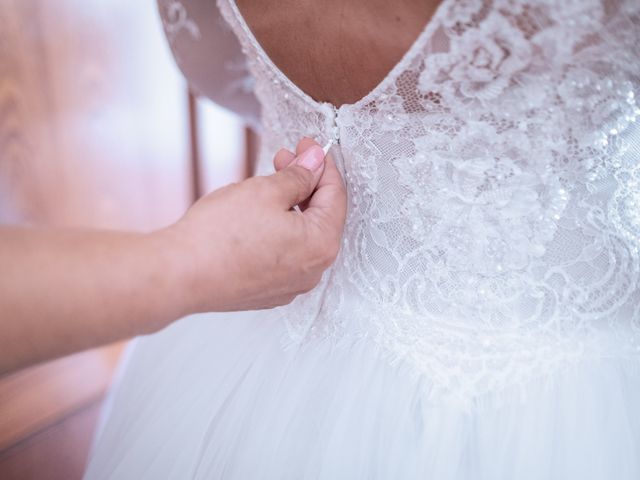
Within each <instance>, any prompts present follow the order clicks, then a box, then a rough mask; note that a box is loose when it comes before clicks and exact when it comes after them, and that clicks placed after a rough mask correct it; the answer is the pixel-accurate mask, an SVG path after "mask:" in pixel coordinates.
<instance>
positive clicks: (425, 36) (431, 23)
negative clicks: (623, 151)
mask: <svg viewBox="0 0 640 480" xmlns="http://www.w3.org/2000/svg"><path fill="white" fill-rule="evenodd" d="M451 1H455V0H441V2H440V4H439V5H438V6H437V8H436V10H435V11H434V13H433V14H432V15H431V17H430V18H429V20H428V21H427V23H426V24H425V26H424V27H423V28H422V31H421V32H420V33H419V34H418V36H417V37H416V39H415V40H414V41H413V43H412V44H411V46H410V47H409V48H408V49H407V51H406V52H405V53H404V55H402V57H401V58H400V60H399V61H398V62H397V63H396V64H395V65H394V66H393V67H392V68H391V70H389V72H388V73H387V74H386V75H385V76H384V78H382V80H380V81H379V82H378V83H377V84H376V86H375V87H373V89H371V90H370V91H369V93H367V94H366V95H364V96H363V97H361V98H360V99H359V100H356V101H355V102H353V103H343V104H341V105H340V106H337V105H334V104H333V103H331V102H324V101H319V100H316V99H314V98H313V97H312V96H311V95H309V94H308V93H306V92H305V91H304V90H302V89H301V88H300V87H299V86H298V85H297V84H296V83H295V82H294V81H293V80H291V79H290V78H289V76H288V75H286V74H285V73H284V72H283V71H282V70H281V69H280V67H278V66H277V65H276V64H275V63H274V62H273V60H272V59H271V57H270V56H269V54H267V52H266V51H265V50H264V48H263V47H262V44H261V43H260V42H259V41H258V39H257V38H256V37H255V35H254V34H253V31H252V30H251V27H250V26H249V24H248V23H247V21H246V19H245V18H244V15H243V14H242V12H241V11H240V8H238V5H237V4H236V0H228V2H229V4H230V6H231V8H232V10H233V14H234V15H235V17H236V20H237V21H238V24H239V25H240V27H241V28H242V30H243V32H244V34H245V35H246V36H247V38H248V39H249V41H250V43H251V44H252V45H253V46H254V48H255V49H256V51H257V53H258V55H260V56H261V57H262V59H263V61H264V62H265V63H266V65H267V66H268V68H270V69H271V70H272V72H273V73H274V74H275V76H276V77H277V78H278V79H279V80H280V81H281V82H283V84H285V85H286V86H287V87H289V89H290V90H291V91H292V92H293V93H294V94H295V95H297V96H298V97H300V98H301V99H302V100H303V101H304V102H305V103H307V104H308V105H310V106H311V107H313V108H314V109H315V110H321V109H323V108H327V107H329V108H331V109H333V110H335V111H338V110H341V109H344V108H358V107H359V106H362V105H365V104H367V103H369V102H371V101H373V100H374V99H375V97H376V96H377V95H378V94H380V93H381V92H382V91H383V90H384V89H385V88H386V87H387V85H389V84H390V83H391V82H392V81H395V79H396V78H397V77H398V75H399V74H400V73H401V72H402V70H403V69H404V68H405V67H406V65H407V64H408V63H409V62H410V61H411V60H413V58H414V56H415V55H416V53H417V52H419V51H420V50H421V49H422V47H423V46H424V45H425V43H427V42H428V41H429V39H430V38H431V36H432V34H433V32H434V31H435V29H436V28H437V27H438V25H439V23H440V22H439V20H440V17H441V16H442V15H443V12H444V11H445V7H446V6H447V5H448V4H449V3H450V2H451Z"/></svg>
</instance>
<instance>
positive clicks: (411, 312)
mask: <svg viewBox="0 0 640 480" xmlns="http://www.w3.org/2000/svg"><path fill="white" fill-rule="evenodd" d="M218 3H219V6H220V8H221V11H222V13H223V15H224V16H225V18H226V19H227V21H228V22H229V23H230V25H231V26H232V28H233V29H234V31H235V32H236V34H237V35H238V38H239V39H240V41H241V42H242V43H243V45H244V48H245V49H246V53H247V55H248V57H249V59H250V68H251V70H252V72H253V74H254V76H255V78H256V79H257V82H256V94H257V96H258V97H259V99H260V101H261V103H262V105H263V118H262V121H263V126H264V130H265V133H264V144H263V149H262V152H261V161H262V169H261V171H262V172H266V171H269V169H270V159H271V156H272V154H273V152H274V151H275V150H277V149H278V148H279V147H280V146H282V145H285V146H288V147H292V146H293V145H295V142H296V140H297V139H298V138H299V137H300V136H302V135H316V137H317V138H318V140H319V141H325V140H326V139H327V138H330V137H331V136H333V135H336V134H337V136H338V137H339V141H340V146H339V148H336V149H334V154H335V155H336V156H337V157H338V160H339V166H340V168H341V169H342V170H343V173H344V177H345V180H346V183H347V189H348V193H349V211H348V220H347V226H346V230H345V236H344V244H343V248H342V251H341V253H340V256H339V258H338V261H337V262H336V264H335V265H334V267H333V268H332V269H331V270H330V271H329V272H327V273H326V274H325V277H324V279H323V282H322V283H321V284H320V285H319V286H318V287H317V288H316V289H315V290H314V291H312V292H310V293H309V294H308V295H306V296H304V297H301V298H299V299H298V300H296V301H295V302H294V303H293V304H292V305H290V306H287V307H283V308H281V309H278V310H276V311H275V312H274V314H277V315H279V316H281V317H282V318H283V321H285V322H287V324H288V325H289V330H290V334H291V339H293V340H294V341H295V342H297V343H298V344H305V342H311V341H312V339H314V338H315V339H318V338H319V339H324V340H328V341H333V342H336V344H344V343H345V342H346V343H348V339H356V340H357V339H363V338H368V339H372V340H373V341H375V342H377V343H378V344H379V345H380V348H381V351H382V352H385V353H386V354H388V355H389V358H390V359H391V360H392V361H402V362H404V363H405V364H406V365H407V366H409V368H411V369H412V370H413V371H414V372H415V373H416V374H417V375H420V376H422V377H423V378H425V379H426V380H425V382H426V383H428V384H429V385H430V391H431V392H432V393H433V392H439V393H438V395H437V396H440V397H442V395H448V396H455V397H457V398H459V399H462V400H465V399H466V400H469V399H471V398H473V397H474V396H475V395H478V394H480V393H483V392H487V391H492V390H495V389H498V388H501V387H504V386H506V385H510V384H514V383H517V382H520V381H524V380H526V379H527V378H530V377H531V376H532V375H540V374H544V373H546V372H550V371H554V370H555V369H558V368H560V367H561V366H562V365H566V364H567V363H570V362H571V361H573V360H575V359H579V358H581V357H582V356H584V355H621V356H630V355H631V356H636V357H637V356H640V340H639V339H640V307H639V306H638V305H640V214H639V213H638V211H639V209H640V193H639V185H640V183H639V182H640V173H639V172H640V130H639V129H638V123H637V119H638V117H639V116H640V109H639V107H638V104H637V102H636V96H637V94H638V89H639V87H640V58H638V55H637V54H636V53H635V52H636V50H637V44H638V41H639V40H640V33H639V32H640V12H639V10H640V9H639V8H638V5H637V3H636V2H633V1H631V0H630V1H618V2H616V1H613V2H602V1H595V0H584V1H582V0H572V1H568V2H551V1H548V0H537V1H524V0H522V1H520V0H494V1H486V0H484V1H483V0H460V1H455V0H444V1H443V3H442V4H441V6H440V7H439V9H438V11H437V12H436V14H435V16H434V18H433V19H432V20H431V22H430V23H429V24H428V25H427V27H426V28H425V30H424V31H423V33H422V34H421V35H420V37H419V38H418V39H417V40H416V42H415V44H414V45H413V47H412V49H411V50H410V51H409V52H408V53H407V55H406V56H405V57H404V58H403V60H402V61H401V62H400V64H398V65H397V67H396V68H394V70H393V71H392V72H390V74H389V75H388V77H387V78H386V79H385V80H384V81H383V82H382V83H381V84H380V85H379V86H378V87H376V89H374V91H372V92H371V93H370V94H369V95H367V96H366V97H365V98H363V99H362V100H360V101H359V102H356V103H354V104H348V105H343V106H342V107H340V108H335V107H333V106H331V105H329V104H326V103H321V102H316V101H314V100H313V99H311V98H310V97H308V96H307V95H306V94H305V93H304V92H302V91H300V90H299V89H298V88H297V87H296V86H295V85H293V84H292V83H291V82H290V81H289V80H288V79H287V78H286V77H285V76H284V75H283V74H282V72H280V71H279V70H278V69H277V67H276V66H275V65H273V64H272V62H271V61H270V59H269V58H268V57H267V55H266V54H265V52H264V51H263V50H262V49H261V47H260V45H259V44H258V42H257V41H256V40H255V38H254V37H253V35H252V34H251V31H250V29H249V27H248V26H247V25H246V23H245V22H244V20H243V18H242V16H241V14H240V12H239V10H238V9H237V7H236V6H235V4H234V3H233V2H232V1H231V0H219V2H218ZM435 397H436V395H434V398H435Z"/></svg>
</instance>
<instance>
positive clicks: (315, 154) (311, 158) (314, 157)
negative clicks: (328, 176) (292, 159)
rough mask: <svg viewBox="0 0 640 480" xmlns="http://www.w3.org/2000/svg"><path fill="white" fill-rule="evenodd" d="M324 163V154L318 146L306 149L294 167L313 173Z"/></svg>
mask: <svg viewBox="0 0 640 480" xmlns="http://www.w3.org/2000/svg"><path fill="white" fill-rule="evenodd" d="M323 162H324V152H323V151H322V148H320V147H319V146H318V145H313V146H312V147H309V148H307V149H306V150H305V151H304V152H302V154H301V155H300V156H299V157H298V159H297V160H296V165H300V166H301V167H304V168H306V169H307V170H311V171H312V172H315V171H316V170H318V169H319V168H320V166H321V165H322V163H323Z"/></svg>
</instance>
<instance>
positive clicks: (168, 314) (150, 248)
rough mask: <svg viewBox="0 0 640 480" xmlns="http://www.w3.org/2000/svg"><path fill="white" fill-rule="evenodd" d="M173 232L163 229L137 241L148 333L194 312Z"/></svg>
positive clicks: (144, 328)
mask: <svg viewBox="0 0 640 480" xmlns="http://www.w3.org/2000/svg"><path fill="white" fill-rule="evenodd" d="M171 237H172V233H171V232H170V231H169V230H168V229H162V230H158V231H155V232H151V233H146V234H142V235H141V236H140V237H139V240H138V242H137V246H138V248H137V251H138V252H139V253H138V257H137V258H138V259H140V260H141V262H142V266H141V271H142V272H143V275H142V278H141V279H140V282H141V283H142V285H143V287H142V292H141V298H144V299H145V300H146V303H147V307H148V310H147V312H148V315H147V318H148V320H147V322H146V323H145V325H143V326H142V328H143V330H144V331H143V332H142V333H145V334H148V333H153V332H156V331H158V330H161V329H163V328H164V327H166V326H168V325H169V324H171V323H172V322H174V321H175V320H178V319H179V318H181V317H184V316H185V315H188V314H190V313H193V311H192V310H191V309H190V306H189V304H190V302H189V299H188V298H186V293H187V292H186V291H185V288H184V284H185V278H186V275H185V270H186V268H185V266H184V258H183V257H184V256H182V257H180V256H179V255H178V253H179V249H178V248H176V247H175V242H174V241H172V238H171Z"/></svg>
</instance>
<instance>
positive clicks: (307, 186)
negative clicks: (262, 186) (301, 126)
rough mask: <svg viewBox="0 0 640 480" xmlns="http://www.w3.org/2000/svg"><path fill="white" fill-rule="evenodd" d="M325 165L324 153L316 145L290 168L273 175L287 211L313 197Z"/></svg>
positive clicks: (306, 151)
mask: <svg viewBox="0 0 640 480" xmlns="http://www.w3.org/2000/svg"><path fill="white" fill-rule="evenodd" d="M324 163H325V162H324V152H323V151H322V148H321V147H320V146H319V145H317V144H316V145H313V146H311V147H309V148H308V149H306V150H305V151H304V152H302V154H300V155H299V156H298V157H297V158H296V159H295V160H294V161H293V162H291V164H290V165H289V166H288V167H286V168H284V169H282V170H280V171H279V172H277V173H275V174H273V175H272V178H273V180H274V181H275V183H276V189H277V190H278V193H279V197H280V199H281V201H282V202H283V204H284V206H285V207H286V209H287V210H288V209H290V208H291V207H294V206H295V205H298V204H299V203H301V202H303V201H304V200H306V199H307V198H309V197H310V196H311V194H312V193H313V191H314V190H315V188H316V186H317V185H318V182H319V181H320V178H321V177H322V172H323V171H324Z"/></svg>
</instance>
